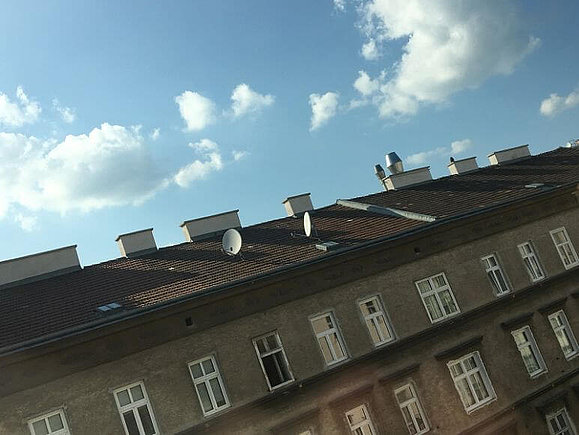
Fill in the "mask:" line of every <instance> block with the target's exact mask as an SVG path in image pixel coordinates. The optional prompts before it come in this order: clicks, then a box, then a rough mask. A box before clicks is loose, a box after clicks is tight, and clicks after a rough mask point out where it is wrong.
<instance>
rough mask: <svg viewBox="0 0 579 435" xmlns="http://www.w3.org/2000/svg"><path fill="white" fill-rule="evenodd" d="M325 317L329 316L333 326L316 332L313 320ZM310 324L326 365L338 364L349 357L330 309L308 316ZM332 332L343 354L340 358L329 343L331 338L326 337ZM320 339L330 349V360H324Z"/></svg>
mask: <svg viewBox="0 0 579 435" xmlns="http://www.w3.org/2000/svg"><path fill="white" fill-rule="evenodd" d="M325 317H329V318H330V320H331V322H332V325H333V327H332V328H330V329H327V330H325V331H323V332H318V333H317V332H316V330H315V328H314V322H315V321H316V320H319V319H322V318H325ZM310 324H311V325H312V330H313V332H314V335H315V337H316V341H317V342H318V347H319V348H320V353H321V354H322V358H323V360H324V362H325V363H326V366H327V367H329V366H332V365H334V364H338V363H339V362H342V361H345V360H347V359H348V358H349V355H348V350H347V349H346V345H345V344H344V340H343V339H342V334H341V333H340V330H339V329H338V324H337V323H336V317H335V316H334V313H333V312H332V311H328V312H325V313H323V314H320V315H317V316H314V317H311V318H310ZM332 334H333V335H335V336H336V341H337V342H338V345H339V346H340V348H341V350H342V354H343V356H342V357H341V358H338V357H337V356H336V351H335V349H334V347H333V346H332V344H331V343H332V342H331V340H330V339H329V338H328V337H329V336H330V335H332ZM321 340H325V341H326V344H327V345H328V349H329V350H330V354H331V356H332V358H333V359H332V360H331V361H326V357H325V356H324V352H323V350H322V346H321V344H320V341H321Z"/></svg>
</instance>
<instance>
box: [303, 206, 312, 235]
mask: <svg viewBox="0 0 579 435" xmlns="http://www.w3.org/2000/svg"><path fill="white" fill-rule="evenodd" d="M312 226H313V225H312V218H311V217H310V214H309V213H308V212H307V211H306V212H305V213H304V232H305V233H306V236H307V237H310V236H311V235H312Z"/></svg>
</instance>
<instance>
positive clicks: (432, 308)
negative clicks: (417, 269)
mask: <svg viewBox="0 0 579 435" xmlns="http://www.w3.org/2000/svg"><path fill="white" fill-rule="evenodd" d="M416 287H417V288H418V292H419V293H420V297H421V298H422V303H423V304H424V307H425V308H426V311H427V312H428V317H430V321H431V322H432V323H434V322H438V321H439V320H442V319H445V318H447V317H450V316H452V315H454V314H457V313H459V312H460V310H459V309H458V305H457V303H456V300H455V299H454V295H453V294H452V290H451V289H450V286H449V285H448V281H447V280H446V276H445V275H444V273H440V274H438V275H434V276H431V277H430V278H426V279H423V280H422V281H417V282H416Z"/></svg>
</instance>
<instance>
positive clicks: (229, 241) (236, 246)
mask: <svg viewBox="0 0 579 435" xmlns="http://www.w3.org/2000/svg"><path fill="white" fill-rule="evenodd" d="M241 243H242V242H241V234H239V231H237V230H235V229H233V228H230V229H228V230H227V231H225V234H223V239H222V240H221V245H222V246H223V250H224V251H225V253H226V254H229V255H237V254H239V251H241Z"/></svg>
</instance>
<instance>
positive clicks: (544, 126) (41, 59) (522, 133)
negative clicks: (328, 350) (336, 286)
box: [0, 0, 579, 265]
mask: <svg viewBox="0 0 579 435" xmlns="http://www.w3.org/2000/svg"><path fill="white" fill-rule="evenodd" d="M578 15H579V4H578V3H577V2H576V1H571V0H569V1H560V2H543V1H525V2H522V1H519V2H504V1H494V0H492V1H488V2H480V1H474V0H473V1H460V2H445V1H431V0H428V1H427V0H424V1H421V0H409V1H394V0H364V1H362V0H360V1H348V0H335V1H332V0H319V1H311V0H307V1H305V0H304V1H292V2H282V1H267V0H263V1H244V2H240V1H234V0H231V1H225V0H222V1H171V2H160V1H142V2H136V1H134V2H100V1H98V2H97V1H91V2H89V1H86V2H77V1H47V2H38V1H22V0H19V1H10V0H7V1H4V2H2V5H1V6H0V260H2V259H8V258H14V257H18V256H21V255H26V254H31V253H34V252H40V251H44V250H48V249H53V248H57V247H60V246H66V245H70V244H78V245H79V246H78V251H79V255H80V258H81V262H82V263H83V264H85V265H86V264H92V263H95V262H100V261H104V260H107V259H110V258H115V257H118V255H119V254H118V249H117V246H116V244H115V242H114V239H115V237H116V236H117V235H118V234H121V233H124V232H129V231H134V230H138V229H143V228H149V227H154V228H155V231H154V234H155V238H156V240H157V244H158V245H159V246H166V245H170V244H175V243H180V242H181V241H183V240H184V237H183V235H182V233H181V230H180V228H179V224H180V223H181V222H182V221H183V220H186V219H191V218H196V217H201V216H206V215H210V214H214V213H219V212H222V211H227V210H232V209H237V208H239V209H240V217H241V220H242V223H243V225H250V224H253V223H257V222H261V221H264V220H269V219H273V218H277V217H281V216H283V215H284V209H283V206H282V205H281V201H282V200H283V199H284V198H285V197H287V196H289V195H294V194H298V193H303V192H311V193H312V199H313V202H314V205H315V206H317V207H319V206H324V205H327V204H330V203H333V202H334V201H335V200H336V199H337V198H347V197H352V196H355V195H362V194H368V193H373V192H376V191H378V190H379V189H380V186H379V184H378V181H377V180H376V179H375V177H374V174H373V166H374V164H376V163H381V164H383V161H384V154H385V153H387V152H390V151H396V152H398V154H399V155H400V156H401V157H402V158H403V160H405V164H406V167H407V168H411V167H418V166H425V165H430V166H431V171H432V173H433V175H434V176H437V177H438V176H443V175H446V174H447V169H446V164H447V161H448V158H449V157H450V156H451V155H453V156H455V157H456V158H460V157H468V156H471V155H476V156H478V162H479V165H481V166H482V165H486V164H488V161H487V159H486V155H487V154H488V153H489V152H492V151H494V150H498V149H502V148H507V147H511V146H516V145H520V144H523V143H529V144H530V146H531V151H532V152H533V153H539V152H543V151H546V150H549V149H553V148H555V147H556V146H560V145H564V144H565V143H566V142H567V141H568V140H569V139H571V138H573V137H578V136H579V130H577V125H578V121H579V73H578V72H577V71H579V56H578V55H577V45H578V43H579V28H578V27H577V26H576V24H575V22H574V18H575V17H577V16H578Z"/></svg>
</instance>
